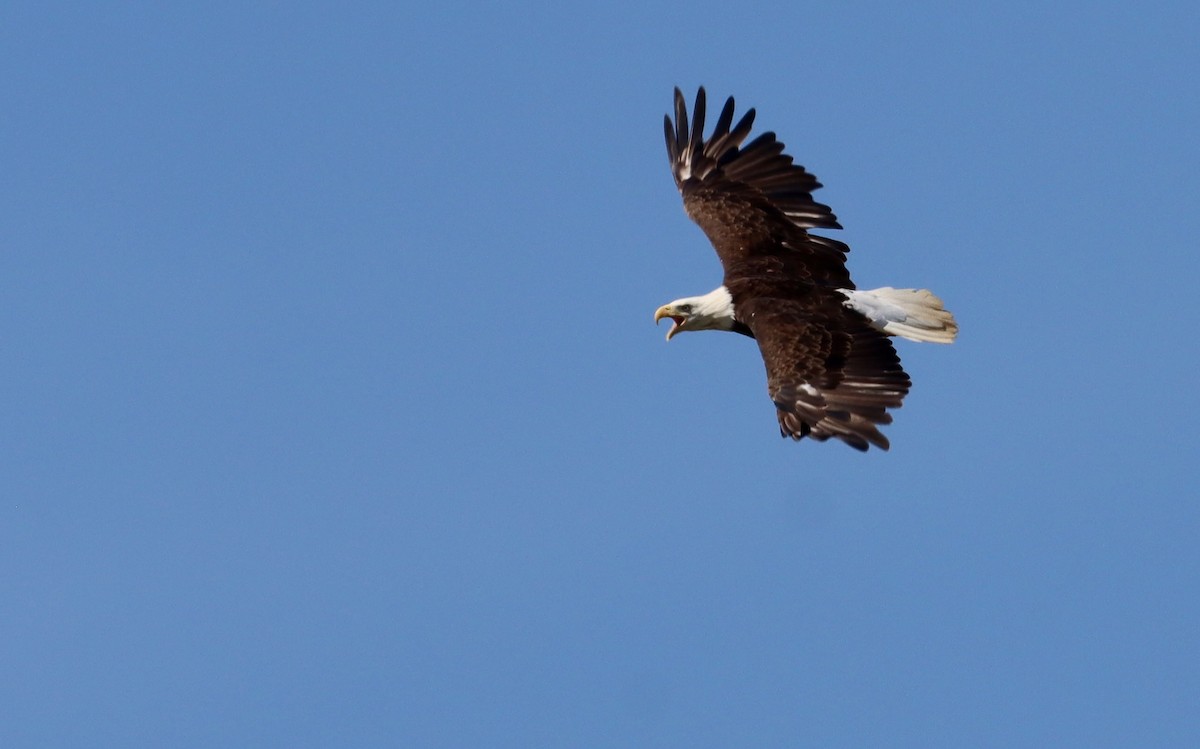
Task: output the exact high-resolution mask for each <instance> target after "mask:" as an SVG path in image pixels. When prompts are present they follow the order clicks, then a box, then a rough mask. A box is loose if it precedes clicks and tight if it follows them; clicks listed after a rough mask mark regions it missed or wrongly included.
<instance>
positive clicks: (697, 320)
mask: <svg viewBox="0 0 1200 749" xmlns="http://www.w3.org/2000/svg"><path fill="white" fill-rule="evenodd" d="M664 317H669V318H671V320H672V321H673V322H674V325H672V326H671V329H670V330H668V331H667V340H668V341H669V340H671V339H672V338H673V337H674V336H675V334H676V333H679V332H682V331H685V330H733V324H734V317H733V297H731V296H730V295H729V290H728V289H726V288H725V287H724V286H721V287H719V288H716V289H713V290H712V291H710V292H708V293H707V294H705V295H704V296H689V297H684V298H683V299H676V300H675V301H673V302H670V303H668V304H664V305H663V306H661V307H659V308H658V309H657V310H655V311H654V324H655V325H657V324H658V322H659V321H660V320H662V319H663V318H664Z"/></svg>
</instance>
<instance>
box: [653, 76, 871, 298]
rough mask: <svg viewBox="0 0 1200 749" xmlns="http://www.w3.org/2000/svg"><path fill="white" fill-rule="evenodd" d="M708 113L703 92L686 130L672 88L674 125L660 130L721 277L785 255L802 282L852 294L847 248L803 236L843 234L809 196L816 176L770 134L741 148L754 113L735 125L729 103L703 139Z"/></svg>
mask: <svg viewBox="0 0 1200 749" xmlns="http://www.w3.org/2000/svg"><path fill="white" fill-rule="evenodd" d="M705 109H706V97H705V93H704V89H703V88H701V89H700V90H699V92H697V94H696V103H695V105H694V106H693V108H692V121H691V123H690V124H689V121H688V112H687V104H686V102H685V101H684V98H683V93H682V92H681V91H680V90H679V89H675V120H674V121H673V122H672V120H671V117H670V116H669V115H668V116H667V117H666V118H664V122H663V127H664V133H665V136H666V141H667V154H668V156H669V157H670V160H671V172H672V174H673V175H674V177H675V184H676V186H677V187H678V188H679V191H680V193H681V194H682V196H683V203H684V209H685V210H686V211H687V214H688V216H690V217H691V218H692V220H693V221H695V222H696V223H697V224H698V225H699V226H700V228H701V229H703V230H704V233H705V234H706V235H707V236H708V238H709V241H711V242H712V244H713V247H714V248H715V249H716V251H717V255H718V257H720V259H721V262H722V264H723V265H724V266H725V269H726V274H728V271H729V267H730V265H732V264H735V263H736V262H737V261H738V260H740V259H741V258H744V257H747V256H754V255H770V254H789V255H793V256H794V260H795V261H797V262H796V263H795V264H796V265H798V266H802V267H801V268H800V272H801V273H802V275H804V276H805V277H807V278H810V279H812V280H814V281H815V282H817V283H821V284H826V285H831V286H838V287H840V288H853V284H852V283H851V281H850V274H849V273H848V272H847V270H846V253H847V252H849V248H848V247H846V245H845V244H843V243H842V242H839V241H837V240H834V239H828V238H826V237H814V236H812V235H810V234H809V233H808V231H807V229H810V228H813V227H820V228H827V229H840V228H841V225H840V224H839V223H838V221H837V217H836V216H834V214H833V211H832V210H831V209H830V208H829V206H827V205H824V204H823V203H818V202H817V201H815V200H814V199H813V197H812V193H813V191H814V190H817V189H818V188H820V187H821V183H820V182H818V181H817V178H816V177H814V176H813V175H812V174H811V173H809V172H808V171H806V170H805V169H804V167H802V166H800V165H799V164H795V163H793V161H792V157H791V156H789V155H787V154H786V153H784V145H783V143H781V142H779V141H778V140H777V139H776V138H775V134H774V133H770V132H768V133H763V134H762V135H759V136H758V137H757V138H755V139H754V140H753V141H751V142H750V143H748V144H746V145H745V146H742V143H743V142H744V141H745V140H746V138H747V137H748V136H749V134H750V130H751V127H752V126H753V124H754V110H753V109H751V110H749V111H747V112H746V114H745V115H743V116H742V119H741V120H740V121H738V123H737V125H733V113H734V101H733V98H732V97H730V98H729V99H728V100H726V102H725V106H724V108H723V109H722V110H721V114H720V116H719V117H718V118H717V123H716V125H715V126H714V128H713V132H712V133H711V134H710V135H709V137H708V138H707V139H705V138H704V120H705Z"/></svg>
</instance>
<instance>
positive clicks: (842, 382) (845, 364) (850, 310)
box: [654, 87, 958, 451]
mask: <svg viewBox="0 0 1200 749" xmlns="http://www.w3.org/2000/svg"><path fill="white" fill-rule="evenodd" d="M704 110H705V94H704V88H703V87H702V88H700V90H699V91H698V92H697V94H696V103H695V106H694V107H693V108H692V123H691V126H690V127H689V125H688V112H687V103H686V102H685V101H684V98H683V93H682V92H680V90H679V89H678V88H677V89H675V120H674V122H672V121H671V116H670V115H667V116H666V117H665V118H664V129H665V131H666V138H667V154H668V156H669V157H670V161H671V173H672V174H673V175H674V176H675V184H676V186H677V187H678V188H679V192H680V194H681V195H682V196H683V206H684V209H685V210H686V212H687V215H688V216H690V217H691V218H692V220H693V221H695V222H696V223H697V224H699V225H700V228H701V229H703V230H704V233H705V234H706V235H707V236H708V239H709V241H710V242H712V245H713V248H714V249H716V251H717V256H718V257H719V258H720V260H721V265H722V266H723V267H724V271H725V277H724V283H723V284H722V285H721V286H720V287H718V288H716V289H714V290H713V291H711V292H709V293H707V294H703V295H701V296H694V297H686V298H683V299H677V300H675V301H673V302H670V303H669V304H665V305H663V306H662V307H659V308H658V310H657V311H656V312H655V313H654V321H655V322H656V323H657V322H659V321H660V320H662V319H663V318H670V319H671V320H672V322H673V324H672V326H671V330H670V331H668V333H667V340H670V339H671V338H672V337H674V336H675V335H676V334H677V333H680V332H684V331H691V330H725V331H731V332H734V333H741V334H743V335H746V336H750V337H751V338H753V339H754V340H755V341H757V342H758V348H759V351H760V352H761V353H762V358H763V363H764V364H765V365H766V369H767V393H768V394H769V395H770V397H771V400H772V401H773V402H774V404H775V409H776V415H777V416H778V419H779V430H780V433H781V434H782V435H783V436H784V437H791V438H792V439H795V440H799V439H801V438H803V437H806V436H807V437H811V438H813V439H816V440H819V441H822V442H823V441H825V440H827V439H829V438H830V437H836V438H838V439H840V440H842V441H843V442H845V443H846V444H848V445H850V446H851V447H853V448H855V449H858V450H864V451H865V450H867V449H868V447H869V446H870V445H875V446H876V447H878V448H881V449H883V450H886V449H888V446H889V443H888V439H887V437H885V436H884V435H883V434H882V433H881V432H880V431H879V425H882V424H890V423H891V421H892V416H891V414H890V413H888V409H890V408H899V407H900V405H901V401H903V400H904V396H905V395H907V394H908V390H909V387H910V386H911V384H912V382H911V381H910V380H909V378H908V375H907V374H905V372H904V369H903V368H902V367H901V366H900V359H899V357H898V356H896V350H895V349H894V348H893V347H892V343H891V341H890V340H889V337H890V336H899V337H901V338H908V339H909V340H914V341H930V342H934V343H950V342H952V341H953V340H954V338H955V336H956V335H957V333H958V325H957V324H956V323H955V321H954V316H953V315H951V314H950V312H948V311H947V310H946V309H945V308H944V307H943V306H942V301H941V300H940V299H938V298H937V297H936V296H934V295H933V294H932V293H930V292H929V291H926V290H924V289H895V288H891V287H884V288H881V289H874V290H872V291H860V290H856V289H855V287H854V283H853V282H852V281H851V280H850V273H849V271H847V269H846V253H847V252H849V251H850V248H849V247H847V246H846V245H845V244H843V243H842V242H839V241H837V240H835V239H829V238H826V237H822V236H818V235H815V234H810V233H809V231H808V230H809V229H840V228H842V227H841V225H840V224H839V223H838V221H837V217H836V216H834V214H833V211H831V210H830V208H829V206H826V205H824V204H822V203H818V202H816V201H815V200H813V197H812V193H813V191H815V190H816V189H818V188H819V187H821V184H820V183H819V182H818V181H817V179H816V177H814V176H813V175H812V174H810V173H809V172H807V171H805V169H804V167H802V166H800V165H799V164H794V163H792V157H791V156H788V155H787V154H786V153H784V145H783V143H781V142H779V141H778V140H776V138H775V134H774V133H771V132H767V133H763V134H762V135H759V136H758V137H757V138H755V139H754V140H752V141H750V142H749V143H747V144H746V145H745V146H743V145H742V143H743V142H744V141H745V140H746V138H747V136H748V135H749V134H750V129H751V127H752V126H753V123H754V110H753V109H751V110H749V111H748V112H746V114H745V115H744V116H743V117H742V118H741V119H740V120H739V121H738V123H737V124H736V125H734V124H733V112H734V105H733V97H730V98H729V99H728V100H727V101H726V102H725V107H724V108H723V109H722V110H721V114H720V116H719V117H718V118H717V123H716V126H715V127H714V128H713V131H712V134H710V135H709V136H708V138H707V139H705V137H704Z"/></svg>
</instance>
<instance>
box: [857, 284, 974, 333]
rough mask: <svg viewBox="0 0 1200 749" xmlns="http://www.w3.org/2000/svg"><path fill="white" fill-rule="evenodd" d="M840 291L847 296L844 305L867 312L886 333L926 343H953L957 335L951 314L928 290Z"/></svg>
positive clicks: (889, 288)
mask: <svg viewBox="0 0 1200 749" xmlns="http://www.w3.org/2000/svg"><path fill="white" fill-rule="evenodd" d="M841 292H842V293H843V294H845V295H846V306H847V307H849V308H851V309H853V310H855V311H857V312H861V313H862V314H863V315H866V317H867V319H868V320H870V321H871V326H872V327H874V328H876V329H878V330H882V331H883V332H884V333H887V334H888V335H894V336H900V337H901V338H907V339H908V340H910V341H928V342H929V343H953V342H954V337H955V336H956V335H958V323H956V322H954V315H952V314H950V312H949V311H947V310H946V308H945V307H943V306H942V300H941V299H938V298H937V297H936V296H934V295H933V292H931V291H928V290H927V289H893V288H892V287H891V286H884V287H883V288H882V289H872V290H871V291H851V290H849V289H842V290H841Z"/></svg>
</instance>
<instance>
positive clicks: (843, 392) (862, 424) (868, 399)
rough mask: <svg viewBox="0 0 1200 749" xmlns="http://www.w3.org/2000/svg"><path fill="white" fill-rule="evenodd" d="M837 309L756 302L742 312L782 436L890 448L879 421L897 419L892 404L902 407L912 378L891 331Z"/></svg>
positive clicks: (776, 301)
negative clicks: (833, 439)
mask: <svg viewBox="0 0 1200 749" xmlns="http://www.w3.org/2000/svg"><path fill="white" fill-rule="evenodd" d="M764 301H765V303H764ZM838 307H840V305H839V304H838V303H837V302H836V301H831V303H827V304H821V305H817V306H813V305H811V304H807V303H805V302H802V301H799V300H783V299H770V300H755V301H753V302H751V303H750V304H749V305H748V307H747V309H746V310H744V311H743V310H742V309H741V308H739V309H738V316H739V318H741V317H742V316H743V314H745V315H746V319H747V321H748V324H749V326H750V328H751V330H753V331H754V337H755V339H757V341H758V346H759V350H760V351H761V352H762V357H763V362H764V364H765V365H766V368H767V391H768V393H769V394H770V396H771V400H772V401H774V402H775V407H776V409H777V410H778V417H779V429H780V431H781V432H782V433H783V435H784V436H786V437H791V438H793V439H800V438H801V437H804V436H806V435H809V436H812V437H813V438H814V439H817V440H820V441H825V440H827V439H829V438H830V437H837V438H838V439H840V440H842V441H843V442H845V443H846V444H848V445H850V446H851V447H854V448H856V449H858V450H866V449H867V447H868V446H869V445H875V446H876V447H879V448H882V449H884V450H886V449H888V444H889V443H888V439H887V437H885V436H884V435H883V434H882V433H881V432H880V431H879V429H878V426H879V425H882V424H890V423H891V422H892V417H891V414H889V413H888V411H887V410H888V409H889V408H897V407H899V406H900V405H901V402H902V401H903V400H904V396H905V395H907V394H908V389H909V387H910V386H911V384H912V383H911V381H910V380H909V378H908V375H907V374H905V372H904V369H903V368H902V367H901V366H900V358H899V357H898V356H896V350H895V349H894V348H892V344H891V341H889V340H888V338H887V336H885V335H884V334H883V333H880V332H879V331H877V330H875V329H874V328H872V327H871V326H870V325H869V324H868V323H867V322H866V320H865V319H860V317H861V316H859V315H857V313H854V312H850V311H848V310H843V309H838Z"/></svg>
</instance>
